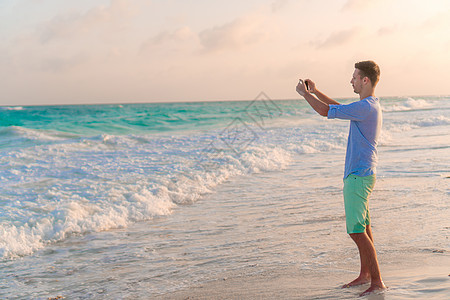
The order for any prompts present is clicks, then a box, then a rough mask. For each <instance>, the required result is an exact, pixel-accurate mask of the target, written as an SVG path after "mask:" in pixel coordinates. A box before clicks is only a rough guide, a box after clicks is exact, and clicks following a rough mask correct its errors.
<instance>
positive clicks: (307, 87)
mask: <svg viewBox="0 0 450 300" xmlns="http://www.w3.org/2000/svg"><path fill="white" fill-rule="evenodd" d="M300 84H303V80H301V79H300ZM305 86H306V90H307V91H309V85H308V81H306V80H305Z"/></svg>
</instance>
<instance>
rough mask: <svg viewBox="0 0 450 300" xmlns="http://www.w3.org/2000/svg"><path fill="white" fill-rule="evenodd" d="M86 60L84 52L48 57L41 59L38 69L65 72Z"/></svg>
mask: <svg viewBox="0 0 450 300" xmlns="http://www.w3.org/2000/svg"><path fill="white" fill-rule="evenodd" d="M87 61H88V56H87V55H85V54H81V53H80V54H76V55H73V56H70V57H50V58H46V59H44V60H43V61H42V63H41V65H40V69H41V70H42V71H44V72H56V73H59V72H66V71H69V70H71V69H73V68H75V67H76V66H79V65H82V64H84V63H86V62H87Z"/></svg>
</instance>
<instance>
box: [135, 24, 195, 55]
mask: <svg viewBox="0 0 450 300" xmlns="http://www.w3.org/2000/svg"><path fill="white" fill-rule="evenodd" d="M196 38H197V34H195V33H194V32H193V31H192V30H191V29H190V28H189V27H188V26H183V27H181V28H178V29H176V30H174V31H163V32H160V33H159V34H158V35H156V36H154V37H152V38H150V39H148V40H147V41H145V42H144V43H143V45H142V47H141V50H145V49H148V48H150V47H154V46H159V45H163V44H167V43H180V42H184V41H188V40H191V39H196Z"/></svg>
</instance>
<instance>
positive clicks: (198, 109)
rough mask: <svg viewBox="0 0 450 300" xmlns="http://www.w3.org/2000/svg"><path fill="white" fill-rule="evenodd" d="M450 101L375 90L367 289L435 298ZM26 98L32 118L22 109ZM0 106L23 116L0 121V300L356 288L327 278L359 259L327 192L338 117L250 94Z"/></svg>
mask: <svg viewBox="0 0 450 300" xmlns="http://www.w3.org/2000/svg"><path fill="white" fill-rule="evenodd" d="M449 99H450V98H448V97H420V98H419V97H392V98H387V99H383V98H382V99H381V104H382V106H383V114H384V124H383V133H382V136H381V139H380V144H379V165H378V171H377V183H376V185H375V189H374V192H373V194H372V195H371V199H370V211H371V219H372V228H373V233H374V239H375V246H376V249H377V254H378V259H379V263H380V269H381V274H382V277H383V280H384V282H385V284H386V285H387V286H388V290H386V291H385V292H383V293H382V294H380V295H370V296H368V297H367V299H422V298H429V299H445V298H447V297H448V295H450V277H449V276H448V275H449V274H450V268H449V266H450V240H449V237H450V220H449V218H448V215H449V209H450V169H449V166H450V155H449V154H450V146H449V143H448V140H450V130H449V129H450V104H449V102H450V101H449ZM351 101H355V99H343V102H347V103H348V102H351ZM27 110H28V112H27ZM39 110H40V113H42V114H46V119H45V120H44V121H46V122H43V121H41V122H40V123H39V122H37V121H35V120H33V119H32V118H30V119H29V122H28V123H27V122H25V121H24V120H25V117H26V116H36V114H39ZM77 111H78V112H80V115H83V116H84V119H80V118H78V119H76V118H70V117H68V116H70V115H74V112H77ZM81 112H82V113H81ZM51 113H53V114H54V117H52V115H51ZM0 114H3V116H5V115H8V118H9V120H14V118H17V120H19V119H20V120H21V122H22V123H20V124H19V123H18V121H17V123H14V124H3V125H2V126H3V127H2V128H1V129H0V134H1V135H0V138H1V140H0V142H1V143H0V145H1V151H2V152H1V156H0V163H1V165H0V166H1V168H0V177H1V178H2V183H1V184H2V188H1V194H0V196H1V200H2V202H1V203H2V212H1V215H0V226H1V227H0V254H1V255H2V260H1V262H0V266H1V271H0V297H3V298H11V299H28V298H33V299H47V298H56V297H58V296H60V297H65V298H67V299H93V298H95V299H111V298H117V299H131V298H138V299H139V298H141V299H142V298H155V299H230V298H231V299H273V298H280V299H329V298H335V299H354V298H357V296H358V295H359V293H361V292H362V291H364V290H365V289H366V288H367V286H361V287H356V288H349V289H341V288H340V286H342V285H343V284H345V283H347V282H349V281H351V280H353V279H354V278H355V277H356V276H357V275H358V272H359V256H358V253H357V249H356V247H355V245H354V243H353V242H352V240H351V239H350V238H349V237H348V235H347V234H346V230H345V215H344V206H343V197H342V185H343V183H342V179H343V178H342V177H343V169H344V157H345V148H346V138H347V134H348V122H345V121H332V120H326V119H325V118H322V117H319V116H317V115H315V114H314V113H313V112H312V111H311V110H310V108H308V106H307V105H306V104H305V103H304V102H302V101H298V100H284V101H272V100H270V99H268V98H267V97H266V98H262V99H258V100H257V101H248V102H219V103H192V104H189V103H178V104H152V105H141V106H139V105H134V106H133V105H121V106H119V105H109V106H102V105H98V106H95V107H94V106H77V107H50V108H45V107H41V108H33V107H22V108H14V109H12V108H11V109H8V108H4V109H3V110H1V111H0ZM3 119H5V118H3ZM40 119H41V120H42V118H40ZM75 119H76V122H75V121H74V120H75ZM11 123H13V122H12V121H11Z"/></svg>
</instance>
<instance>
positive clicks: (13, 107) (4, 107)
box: [0, 106, 24, 110]
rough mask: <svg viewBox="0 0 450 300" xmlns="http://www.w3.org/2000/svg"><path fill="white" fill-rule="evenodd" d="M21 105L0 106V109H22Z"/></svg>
mask: <svg viewBox="0 0 450 300" xmlns="http://www.w3.org/2000/svg"><path fill="white" fill-rule="evenodd" d="M23 109H24V108H23V107H22V106H1V107H0V110H23Z"/></svg>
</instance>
